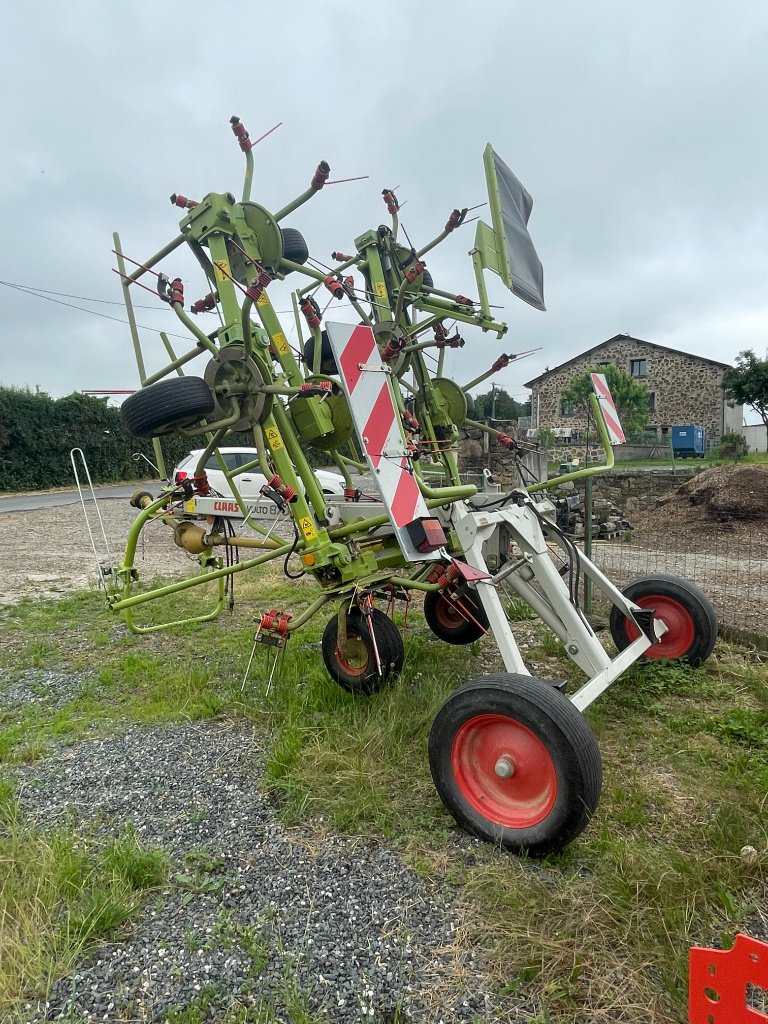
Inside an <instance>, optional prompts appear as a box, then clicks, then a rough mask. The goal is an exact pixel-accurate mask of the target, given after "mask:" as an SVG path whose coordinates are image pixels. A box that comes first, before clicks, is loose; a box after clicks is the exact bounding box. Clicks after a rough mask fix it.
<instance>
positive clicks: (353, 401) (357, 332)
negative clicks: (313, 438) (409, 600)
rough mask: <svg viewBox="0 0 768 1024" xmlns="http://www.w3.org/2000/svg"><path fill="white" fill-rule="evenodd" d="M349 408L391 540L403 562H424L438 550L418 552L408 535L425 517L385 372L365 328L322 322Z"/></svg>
mask: <svg viewBox="0 0 768 1024" xmlns="http://www.w3.org/2000/svg"><path fill="white" fill-rule="evenodd" d="M326 328H327V331H328V340H329V341H330V343H331V348H332V349H333V354H334V356H335V358H336V366H337V367H338V369H339V376H340V378H341V383H342V386H343V388H344V392H345V394H346V396H347V400H348V402H349V410H350V412H351V414H352V419H353V421H354V424H355V429H356V430H357V436H358V437H359V439H360V443H361V445H362V448H363V451H364V452H365V457H366V460H367V462H368V466H369V467H370V470H371V473H372V474H373V478H374V480H375V482H376V486H377V488H378V491H379V494H380V495H381V498H382V501H383V502H384V505H385V507H386V509H387V512H388V513H389V518H390V520H391V522H392V526H393V527H394V530H395V536H396V537H397V542H398V544H399V545H400V550H401V551H402V552H403V555H404V557H405V559H406V560H407V561H409V562H428V561H433V560H436V559H438V558H439V557H440V553H439V551H434V552H428V553H423V554H422V553H421V552H420V551H417V550H416V549H415V547H414V545H413V542H412V540H411V538H410V537H409V536H408V532H407V530H406V526H407V525H408V523H411V522H413V520H414V519H429V518H430V515H431V514H430V511H429V509H428V508H427V503H426V502H425V501H424V498H423V497H422V496H421V491H420V490H419V485H418V482H417V480H416V477H415V476H414V473H413V467H412V466H411V460H410V459H409V458H408V455H407V450H406V447H405V437H404V435H403V428H402V425H401V422H400V416H399V415H398V412H397V409H396V408H395V403H394V399H393V397H392V389H391V386H390V376H391V370H390V368H389V367H388V366H386V365H385V364H384V363H383V362H382V361H381V357H380V355H379V350H378V346H377V345H376V338H375V337H374V334H373V331H372V330H371V328H370V327H365V326H362V325H356V324H334V323H326Z"/></svg>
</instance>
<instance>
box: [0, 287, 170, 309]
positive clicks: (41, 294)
mask: <svg viewBox="0 0 768 1024" xmlns="http://www.w3.org/2000/svg"><path fill="white" fill-rule="evenodd" d="M0 284H2V285H5V287H6V288H14V289H15V290H16V291H21V292H28V293H29V294H30V295H36V296H37V297H38V298H40V299H42V298H45V296H46V295H60V296H62V297H63V298H65V299H80V301H81V302H98V303H100V304H102V305H105V306H122V305H123V303H122V302H118V301H117V300H116V299H93V298H91V297H90V296H88V295H70V293H69V292H54V291H51V289H50V288H34V287H33V286H32V285H31V284H15V283H14V282H13V281H0ZM134 309H154V310H158V309H161V310H162V311H163V312H164V313H168V312H170V308H169V307H168V306H140V305H136V304H135V303H134Z"/></svg>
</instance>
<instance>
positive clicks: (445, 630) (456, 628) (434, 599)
mask: <svg viewBox="0 0 768 1024" xmlns="http://www.w3.org/2000/svg"><path fill="white" fill-rule="evenodd" d="M460 600H461V603H462V604H463V605H464V606H465V607H466V608H467V610H468V611H469V613H470V615H471V616H472V618H473V619H475V620H476V621H475V622H473V621H472V619H467V618H465V617H464V616H463V615H462V614H461V611H460V609H459V608H458V607H457V605H456V604H455V603H454V602H453V601H451V600H450V599H449V598H447V597H446V596H445V595H444V594H442V593H440V592H439V591H436V590H430V591H428V592H427V595H426V597H425V598H424V618H425V619H426V622H427V625H428V626H429V628H430V629H431V630H432V632H433V633H434V634H435V636H436V637H437V638H438V640H444V641H445V643H447V644H455V645H456V646H459V647H460V646H463V645H465V644H471V643H474V642H475V640H479V639H480V637H481V636H485V634H486V633H487V632H488V616H487V615H486V614H485V609H484V608H483V606H482V604H480V600H479V598H478V596H477V592H476V591H475V590H472V589H471V588H470V589H468V590H467V592H466V593H465V594H464V595H463V597H461V599H460Z"/></svg>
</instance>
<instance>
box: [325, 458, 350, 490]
mask: <svg viewBox="0 0 768 1024" xmlns="http://www.w3.org/2000/svg"><path fill="white" fill-rule="evenodd" d="M330 455H331V458H332V459H333V464H334V466H335V467H336V468H337V469H338V471H339V472H340V473H341V475H342V476H343V477H344V486H345V487H354V484H353V483H352V474H351V473H350V472H349V470H348V469H347V467H346V465H345V463H344V459H343V458H342V457H341V456H340V455H339V453H338V452H337V451H336V450H334V451H332V452H331V453H330Z"/></svg>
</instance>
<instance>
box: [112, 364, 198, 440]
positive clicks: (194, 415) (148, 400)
mask: <svg viewBox="0 0 768 1024" xmlns="http://www.w3.org/2000/svg"><path fill="white" fill-rule="evenodd" d="M213 410H214V400H213V392H212V391H211V389H210V388H209V387H208V385H207V384H206V383H205V381H204V380H203V378H202V377H169V378H168V380H161V381H158V382H157V384H150V385H149V387H147V388H142V389H141V391H137V392H136V393H135V394H133V395H129V396H128V398H126V400H125V401H124V402H123V404H122V405H121V407H120V419H121V421H122V424H123V426H124V427H125V429H126V430H127V431H128V433H129V434H132V435H133V436H134V437H157V436H158V435H160V434H172V433H173V431H174V430H175V429H176V428H177V427H190V426H193V425H194V424H195V423H198V422H199V421H200V420H201V419H204V418H205V417H206V416H210V415H211V413H212V412H213ZM203 429H204V428H203V427H201V428H200V431H201V433H202V431H203Z"/></svg>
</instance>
